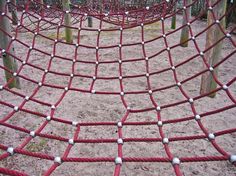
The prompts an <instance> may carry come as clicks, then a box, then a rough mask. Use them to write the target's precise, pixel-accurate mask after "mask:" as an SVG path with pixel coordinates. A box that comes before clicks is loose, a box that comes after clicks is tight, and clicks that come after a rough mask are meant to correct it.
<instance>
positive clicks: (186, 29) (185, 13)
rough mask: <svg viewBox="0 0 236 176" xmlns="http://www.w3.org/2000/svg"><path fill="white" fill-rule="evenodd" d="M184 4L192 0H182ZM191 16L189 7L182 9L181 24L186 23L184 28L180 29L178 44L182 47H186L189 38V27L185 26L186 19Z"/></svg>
mask: <svg viewBox="0 0 236 176" xmlns="http://www.w3.org/2000/svg"><path fill="white" fill-rule="evenodd" d="M184 2H185V3H184V6H187V5H189V4H191V2H192V0H184ZM190 18H191V7H188V8H186V10H185V9H184V11H183V26H184V25H186V26H185V27H184V28H182V31H181V37H180V45H181V46H182V47H188V42H186V41H187V40H188V39H189V27H188V26H187V23H188V21H187V19H188V20H190Z"/></svg>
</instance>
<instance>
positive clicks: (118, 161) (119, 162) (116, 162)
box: [115, 157, 122, 165]
mask: <svg viewBox="0 0 236 176" xmlns="http://www.w3.org/2000/svg"><path fill="white" fill-rule="evenodd" d="M115 164H116V165H122V159H121V157H116V158H115Z"/></svg>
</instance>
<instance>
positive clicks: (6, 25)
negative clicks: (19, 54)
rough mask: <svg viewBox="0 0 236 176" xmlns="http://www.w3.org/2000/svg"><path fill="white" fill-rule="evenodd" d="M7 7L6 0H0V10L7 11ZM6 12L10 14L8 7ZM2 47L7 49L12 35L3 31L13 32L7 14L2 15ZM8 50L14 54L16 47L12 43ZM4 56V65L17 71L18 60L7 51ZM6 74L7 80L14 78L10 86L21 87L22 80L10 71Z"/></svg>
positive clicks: (0, 45)
mask: <svg viewBox="0 0 236 176" xmlns="http://www.w3.org/2000/svg"><path fill="white" fill-rule="evenodd" d="M5 7H6V0H1V1H0V11H1V12H4V11H5ZM5 14H6V15H7V14H8V8H6V12H5ZM0 29H1V30H0V47H1V48H2V49H5V50H7V48H8V47H9V44H10V40H11V39H10V37H9V36H7V35H6V34H5V33H4V32H2V30H3V31H6V32H7V33H8V34H10V33H11V25H10V21H9V19H8V18H7V17H6V16H1V17H0ZM8 52H10V53H11V54H12V55H14V48H13V46H12V45H11V46H10V48H9V50H8ZM2 58H3V65H4V67H5V68H7V69H8V70H11V71H12V72H16V71H17V62H16V60H15V59H14V58H13V57H12V56H10V55H9V54H7V53H2ZM5 76H6V80H7V81H9V80H10V79H12V81H11V82H10V83H9V84H8V87H9V88H14V87H15V88H19V89H20V81H19V78H18V77H13V74H12V73H9V72H8V71H5Z"/></svg>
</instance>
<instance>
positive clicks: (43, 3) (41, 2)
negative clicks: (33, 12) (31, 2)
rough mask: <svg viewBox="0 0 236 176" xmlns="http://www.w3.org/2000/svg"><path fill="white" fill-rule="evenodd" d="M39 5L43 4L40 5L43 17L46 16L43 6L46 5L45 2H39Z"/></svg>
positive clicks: (40, 0)
mask: <svg viewBox="0 0 236 176" xmlns="http://www.w3.org/2000/svg"><path fill="white" fill-rule="evenodd" d="M39 3H40V4H41V5H40V11H41V16H44V11H43V10H44V8H43V4H44V2H43V0H39Z"/></svg>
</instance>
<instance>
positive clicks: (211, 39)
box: [200, 0, 227, 97]
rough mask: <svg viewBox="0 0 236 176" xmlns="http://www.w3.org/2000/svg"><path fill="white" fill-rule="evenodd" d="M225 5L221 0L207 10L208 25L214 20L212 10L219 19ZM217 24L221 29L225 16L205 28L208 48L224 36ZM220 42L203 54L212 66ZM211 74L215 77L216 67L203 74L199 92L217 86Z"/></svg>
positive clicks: (218, 50)
mask: <svg viewBox="0 0 236 176" xmlns="http://www.w3.org/2000/svg"><path fill="white" fill-rule="evenodd" d="M216 2H217V0H210V1H209V3H210V4H211V5H212V4H214V3H216ZM226 5H227V1H226V0H221V1H219V3H218V4H217V5H216V6H214V8H213V10H212V11H210V10H209V11H208V16H207V23H208V26H209V25H211V24H212V23H215V22H216V20H215V19H214V18H213V15H212V12H213V13H214V14H215V17H216V19H219V18H220V17H221V16H222V15H224V14H225V12H226ZM219 25H221V26H222V27H223V29H224V28H225V18H223V19H222V20H221V21H220V22H219V24H215V25H213V26H212V27H210V28H209V29H208V30H207V34H206V48H209V47H210V46H212V45H213V44H214V43H215V42H217V41H219V39H220V38H222V37H223V36H224V34H223V33H222V32H221V30H220V27H219ZM222 44H223V42H220V43H218V44H217V45H216V46H215V47H214V48H212V49H210V50H209V51H208V52H206V53H205V54H204V55H205V58H206V61H207V62H208V64H209V65H210V66H214V65H215V64H216V63H218V62H219V59H220V57H221V50H222ZM204 68H206V66H205V65H204ZM212 74H214V75H215V76H216V77H217V75H218V67H217V68H215V69H214V71H213V72H212V73H211V72H209V71H208V72H207V73H205V74H203V76H202V79H201V90H200V93H201V94H204V93H209V92H211V91H213V90H215V89H216V88H217V83H216V82H215V81H214V78H213V76H212ZM215 96H216V93H213V94H211V95H209V97H215Z"/></svg>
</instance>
